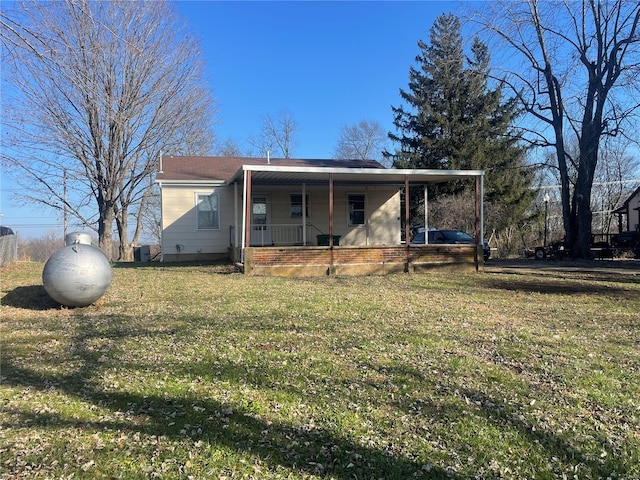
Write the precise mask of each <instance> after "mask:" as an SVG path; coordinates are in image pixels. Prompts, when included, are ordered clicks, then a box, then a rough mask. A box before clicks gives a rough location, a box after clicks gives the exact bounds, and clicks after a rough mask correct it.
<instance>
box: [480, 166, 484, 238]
mask: <svg viewBox="0 0 640 480" xmlns="http://www.w3.org/2000/svg"><path fill="white" fill-rule="evenodd" d="M480 242H481V243H483V244H484V172H483V173H482V175H480Z"/></svg>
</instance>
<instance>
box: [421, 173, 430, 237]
mask: <svg viewBox="0 0 640 480" xmlns="http://www.w3.org/2000/svg"><path fill="white" fill-rule="evenodd" d="M423 189H424V190H423V192H422V195H423V196H424V243H425V244H427V243H429V194H428V192H427V186H426V185H425V186H424V187H423Z"/></svg>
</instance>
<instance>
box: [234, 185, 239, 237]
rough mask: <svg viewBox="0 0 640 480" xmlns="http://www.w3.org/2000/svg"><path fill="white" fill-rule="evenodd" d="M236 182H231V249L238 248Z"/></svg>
mask: <svg viewBox="0 0 640 480" xmlns="http://www.w3.org/2000/svg"><path fill="white" fill-rule="evenodd" d="M239 228H240V225H239V224H238V182H233V248H238V239H239V238H240V237H239V235H238V229H239Z"/></svg>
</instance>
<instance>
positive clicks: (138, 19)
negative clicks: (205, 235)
mask: <svg viewBox="0 0 640 480" xmlns="http://www.w3.org/2000/svg"><path fill="white" fill-rule="evenodd" d="M0 21H1V22H2V47H3V49H2V57H3V66H4V70H5V71H6V72H7V75H6V76H5V77H4V78H3V82H5V85H4V86H3V87H5V88H3V90H4V92H3V106H4V107H5V109H6V110H5V118H4V119H3V123H5V129H6V130H5V131H6V134H5V136H3V138H2V142H3V149H2V161H3V163H4V164H5V165H6V166H7V168H8V169H9V170H10V171H11V172H12V173H13V174H14V175H13V176H14V177H15V178H16V180H17V181H18V182H20V184H21V185H23V187H24V189H25V190H24V195H23V199H25V200H28V201H31V202H37V203H40V204H42V205H45V206H47V207H51V208H53V209H57V210H65V212H67V213H69V214H70V215H73V216H75V217H76V218H77V219H78V221H79V222H80V223H82V224H85V225H87V226H88V227H91V228H93V229H95V231H96V232H97V233H98V238H99V244H100V246H101V247H102V248H103V249H104V250H105V251H106V252H111V244H112V234H113V225H114V224H115V225H116V228H117V232H118V236H119V239H120V242H119V243H120V249H119V258H120V259H121V260H131V259H132V246H133V245H134V244H136V243H137V242H138V239H139V236H140V234H141V231H142V228H143V223H142V215H141V212H142V211H144V208H145V204H146V202H147V201H148V198H149V195H150V192H151V186H152V181H151V180H152V176H153V174H154V171H155V168H156V162H157V159H158V158H159V155H160V153H161V152H163V151H164V152H167V151H170V152H172V153H177V154H181V153H189V154H204V153H208V151H209V149H210V145H211V141H212V134H211V126H212V122H213V117H212V115H213V100H212V96H211V93H210V91H209V90H208V89H207V88H205V87H204V83H203V72H204V70H203V64H202V56H201V52H200V49H199V45H198V41H197V39H195V38H194V37H193V35H191V34H190V33H188V32H187V31H186V30H185V28H184V26H183V25H182V24H181V22H180V20H179V19H178V17H177V16H176V15H175V14H174V11H173V7H172V5H171V4H170V3H167V2H164V1H154V2H144V1H131V2H130V1H87V0H64V1H57V2H29V3H27V4H24V5H21V6H20V7H19V8H17V9H16V10H14V11H11V12H9V11H8V10H5V11H3V13H2V17H1V18H0ZM64 192H66V193H64ZM130 221H133V222H134V224H135V225H134V231H133V232H130V231H129V225H130Z"/></svg>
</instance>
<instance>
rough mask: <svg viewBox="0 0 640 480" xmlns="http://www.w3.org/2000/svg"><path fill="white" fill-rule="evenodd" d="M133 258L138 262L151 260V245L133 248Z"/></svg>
mask: <svg viewBox="0 0 640 480" xmlns="http://www.w3.org/2000/svg"><path fill="white" fill-rule="evenodd" d="M133 260H134V261H136V262H150V261H151V247H150V246H149V245H140V246H139V247H134V249H133Z"/></svg>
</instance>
